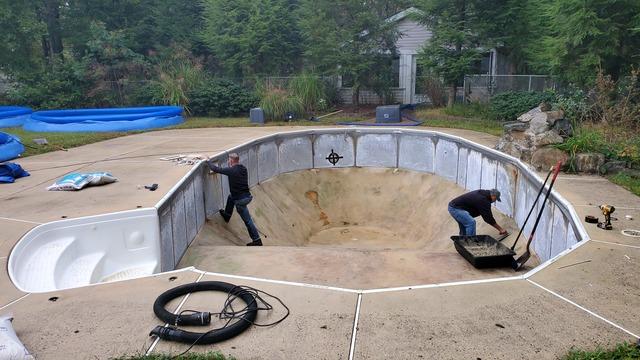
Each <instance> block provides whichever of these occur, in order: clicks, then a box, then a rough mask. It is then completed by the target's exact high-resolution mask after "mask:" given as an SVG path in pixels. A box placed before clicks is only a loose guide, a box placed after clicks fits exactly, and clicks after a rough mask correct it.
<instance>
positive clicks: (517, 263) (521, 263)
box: [511, 251, 531, 271]
mask: <svg viewBox="0 0 640 360" xmlns="http://www.w3.org/2000/svg"><path fill="white" fill-rule="evenodd" d="M530 257H531V253H530V252H529V251H527V252H525V253H524V254H522V256H520V257H519V258H518V259H517V260H514V261H513V264H511V266H512V267H513V270H515V271H518V270H520V269H522V266H524V264H525V263H526V262H527V261H528V260H529V258H530Z"/></svg>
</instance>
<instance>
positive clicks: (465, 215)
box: [449, 206, 476, 236]
mask: <svg viewBox="0 0 640 360" xmlns="http://www.w3.org/2000/svg"><path fill="white" fill-rule="evenodd" d="M449 214H451V216H452V217H453V218H454V219H455V220H456V221H457V222H458V227H459V228H460V236H465V235H466V236H474V235H475V234H476V221H475V220H474V219H473V217H471V215H469V212H467V211H466V210H462V209H456V208H454V207H452V206H449Z"/></svg>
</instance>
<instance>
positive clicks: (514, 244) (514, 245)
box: [511, 167, 554, 250]
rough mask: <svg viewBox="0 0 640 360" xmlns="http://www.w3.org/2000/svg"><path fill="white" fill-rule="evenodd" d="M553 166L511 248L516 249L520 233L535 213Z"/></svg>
mask: <svg viewBox="0 0 640 360" xmlns="http://www.w3.org/2000/svg"><path fill="white" fill-rule="evenodd" d="M553 169H554V168H553V167H552V168H551V169H549V172H548V173H547V178H546V179H544V183H543V184H542V187H541V188H540V191H538V195H536V199H535V200H534V202H533V205H531V210H529V213H528V214H527V218H526V219H524V223H523V224H522V227H521V228H520V231H519V232H518V236H517V237H516V241H514V242H513V245H511V250H515V248H516V244H518V240H520V235H522V231H523V230H524V226H525V225H527V222H529V217H531V214H532V213H533V209H535V208H536V204H537V203H538V199H540V195H541V194H542V191H543V190H544V187H545V186H546V185H547V181H548V180H549V177H550V176H551V173H552V172H553Z"/></svg>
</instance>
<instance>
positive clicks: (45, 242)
mask: <svg viewBox="0 0 640 360" xmlns="http://www.w3.org/2000/svg"><path fill="white" fill-rule="evenodd" d="M160 261H161V260H160V226H159V222H158V211H157V209H155V208H147V209H136V210H128V211H121V212H117V213H111V214H104V215H96V216H88V217H84V218H77V219H66V220H60V221H55V222H51V223H47V224H43V225H39V226H37V227H35V228H33V229H32V230H31V231H29V232H28V233H27V234H26V235H25V236H24V237H23V238H22V239H21V240H20V241H19V242H18V243H17V244H16V246H15V247H14V249H13V250H12V252H11V254H10V255H9V262H8V270H9V277H10V278H11V280H12V281H13V283H14V284H15V285H16V287H17V288H18V289H20V290H21V291H24V292H35V293H39V292H48V291H56V290H62V289H69V288H75V287H79V286H86V285H90V284H97V283H101V282H107V281H116V280H126V279H132V278H137V277H142V276H148V275H152V274H154V273H156V272H158V271H160Z"/></svg>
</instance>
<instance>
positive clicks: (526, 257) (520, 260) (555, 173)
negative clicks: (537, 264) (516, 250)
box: [516, 161, 562, 270]
mask: <svg viewBox="0 0 640 360" xmlns="http://www.w3.org/2000/svg"><path fill="white" fill-rule="evenodd" d="M560 166H562V162H561V161H558V163H557V164H556V167H555V168H554V169H553V178H552V179H551V183H550V184H549V190H547V194H546V195H545V196H544V200H543V201H542V205H541V206H540V211H539V212H538V217H537V218H536V222H535V223H534V224H533V229H531V235H530V236H529V241H527V251H526V252H525V253H524V254H522V256H520V257H519V258H518V260H516V265H517V267H516V270H518V269H520V268H521V267H522V265H524V263H525V262H526V261H527V260H529V257H530V256H531V252H530V250H529V247H530V246H531V242H532V241H533V236H534V234H535V233H536V229H537V228H538V224H539V223H540V218H542V213H543V212H544V205H545V204H546V203H547V199H549V195H551V189H552V188H553V184H554V183H555V182H556V178H557V177H558V173H559V172H560Z"/></svg>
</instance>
